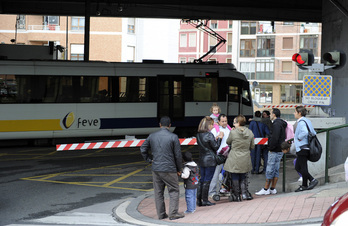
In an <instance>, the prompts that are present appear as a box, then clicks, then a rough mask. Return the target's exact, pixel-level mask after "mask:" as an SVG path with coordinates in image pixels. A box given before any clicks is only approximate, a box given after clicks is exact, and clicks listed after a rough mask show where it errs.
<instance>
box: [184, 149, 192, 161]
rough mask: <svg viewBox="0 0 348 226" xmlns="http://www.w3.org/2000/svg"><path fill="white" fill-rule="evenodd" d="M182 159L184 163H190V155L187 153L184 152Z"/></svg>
mask: <svg viewBox="0 0 348 226" xmlns="http://www.w3.org/2000/svg"><path fill="white" fill-rule="evenodd" d="M182 158H183V159H184V161H185V162H192V154H191V152H189V151H186V152H184V154H183V155H182Z"/></svg>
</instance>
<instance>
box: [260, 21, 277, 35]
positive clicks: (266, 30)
mask: <svg viewBox="0 0 348 226" xmlns="http://www.w3.org/2000/svg"><path fill="white" fill-rule="evenodd" d="M273 25H274V24H273ZM258 33H259V34H271V33H273V26H272V23H271V21H260V22H259V32H258Z"/></svg>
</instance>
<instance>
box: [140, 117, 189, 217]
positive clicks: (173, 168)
mask: <svg viewBox="0 0 348 226" xmlns="http://www.w3.org/2000/svg"><path fill="white" fill-rule="evenodd" d="M159 125H160V127H161V129H160V130H159V131H157V132H154V133H152V134H150V135H149V136H148V138H147V139H146V140H145V141H144V143H143V145H141V147H140V151H141V155H142V156H143V158H144V159H145V161H147V162H149V163H152V178H153V187H154V193H155V202H156V210H157V215H158V218H159V219H160V220H161V219H165V218H167V217H168V215H167V214H166V208H165V203H164V189H165V186H167V188H168V193H169V197H170V201H169V219H170V220H175V219H178V218H182V217H184V214H180V213H178V210H179V179H178V176H179V175H181V168H182V156H181V147H180V142H179V138H178V136H177V135H176V134H174V133H172V132H170V131H169V127H170V126H171V123H170V118H169V117H168V116H163V117H162V118H161V120H160V124H159ZM149 150H151V152H152V155H151V154H149Z"/></svg>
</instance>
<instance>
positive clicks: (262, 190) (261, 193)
mask: <svg viewBox="0 0 348 226" xmlns="http://www.w3.org/2000/svg"><path fill="white" fill-rule="evenodd" d="M269 194H270V189H267V190H265V189H263V188H261V190H260V191H259V192H256V193H255V195H269Z"/></svg>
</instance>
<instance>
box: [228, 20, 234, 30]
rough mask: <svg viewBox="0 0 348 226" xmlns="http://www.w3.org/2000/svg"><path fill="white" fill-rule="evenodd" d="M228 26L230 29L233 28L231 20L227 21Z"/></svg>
mask: <svg viewBox="0 0 348 226" xmlns="http://www.w3.org/2000/svg"><path fill="white" fill-rule="evenodd" d="M228 28H229V29H232V28H233V20H229V21H228Z"/></svg>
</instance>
